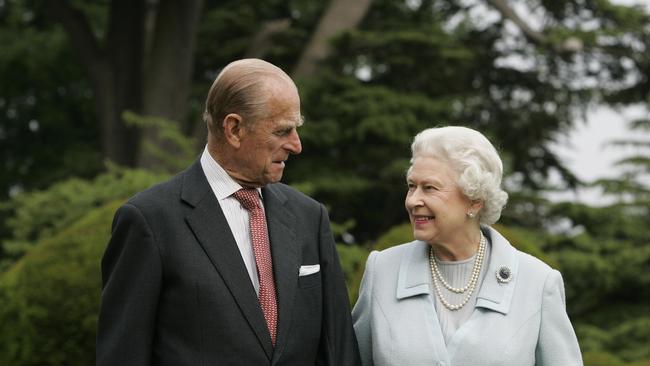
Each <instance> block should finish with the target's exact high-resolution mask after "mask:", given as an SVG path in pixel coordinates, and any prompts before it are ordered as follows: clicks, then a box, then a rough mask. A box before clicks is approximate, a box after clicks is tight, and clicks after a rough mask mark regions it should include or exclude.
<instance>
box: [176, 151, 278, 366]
mask: <svg viewBox="0 0 650 366" xmlns="http://www.w3.org/2000/svg"><path fill="white" fill-rule="evenodd" d="M181 198H182V199H183V200H184V201H185V202H187V203H188V204H189V205H191V206H192V207H193V208H194V209H193V210H192V212H191V213H190V214H189V215H187V217H186V218H185V219H186V221H187V224H188V225H189V227H190V228H191V230H192V232H193V233H194V235H195V236H196V238H197V240H198V242H199V244H200V245H201V247H202V248H203V250H204V251H205V253H206V255H207V256H208V258H209V259H210V261H211V262H212V264H213V265H214V267H215V268H216V270H217V271H218V272H219V274H220V275H221V278H222V279H223V281H224V283H225V284H226V286H227V287H228V289H229V290H230V293H231V294H232V296H233V298H234V299H235V301H236V302H237V305H238V306H239V308H240V310H241V312H242V313H243V315H244V317H245V318H246V320H247V321H248V323H249V324H250V326H251V328H252V329H253V331H254V332H255V334H256V336H257V338H258V340H259V341H260V344H261V345H262V347H263V348H264V351H265V353H266V355H267V357H268V358H269V359H271V356H272V354H273V346H272V344H271V338H270V336H269V332H268V329H267V326H266V321H265V320H264V315H263V314H262V310H261V308H260V305H259V301H258V299H257V295H256V294H255V289H254V288H253V286H252V284H251V281H250V277H249V275H248V272H247V271H246V266H245V265H244V261H243V259H242V258H241V253H240V252H239V248H238V247H237V243H236V242H235V239H234V237H233V235H232V232H231V231H230V226H229V225H228V222H227V221H226V217H225V216H224V214H223V211H222V210H221V206H220V205H219V201H218V200H217V198H216V197H215V195H214V193H213V192H212V189H211V188H210V185H209V184H208V181H207V179H206V177H205V174H204V173H203V169H202V168H201V164H200V162H198V161H197V162H195V163H194V164H193V165H192V166H191V167H190V168H189V169H188V170H187V172H186V173H185V177H184V180H183V187H182V191H181Z"/></svg>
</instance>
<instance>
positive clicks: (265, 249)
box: [234, 188, 278, 346]
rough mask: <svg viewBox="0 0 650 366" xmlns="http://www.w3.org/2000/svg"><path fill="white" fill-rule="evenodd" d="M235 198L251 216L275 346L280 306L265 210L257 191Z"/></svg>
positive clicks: (262, 291) (242, 192)
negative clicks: (274, 278)
mask: <svg viewBox="0 0 650 366" xmlns="http://www.w3.org/2000/svg"><path fill="white" fill-rule="evenodd" d="M234 196H235V198H236V199H237V200H238V201H239V203H241V205H242V207H244V208H245V209H246V210H247V211H248V214H249V217H250V227H251V243H252V244H253V253H254V254H255V263H256V264H257V275H258V277H259V280H260V292H259V295H258V298H259V301H260V305H261V307H262V312H263V313H264V318H265V319H266V325H267V327H268V328H269V333H271V341H272V342H273V345H274V346H275V335H276V331H277V325H278V305H277V300H276V296H275V282H274V281H273V261H272V260H271V245H270V244H269V235H268V231H267V229H266V218H265V216H264V210H263V209H262V207H261V206H260V204H259V194H258V192H257V189H254V188H242V189H240V190H239V191H237V192H235V193H234Z"/></svg>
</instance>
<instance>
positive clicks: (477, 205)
mask: <svg viewBox="0 0 650 366" xmlns="http://www.w3.org/2000/svg"><path fill="white" fill-rule="evenodd" d="M482 208H483V200H474V201H471V202H470V205H469V211H470V212H474V213H475V214H478V213H479V212H480V211H481V209H482Z"/></svg>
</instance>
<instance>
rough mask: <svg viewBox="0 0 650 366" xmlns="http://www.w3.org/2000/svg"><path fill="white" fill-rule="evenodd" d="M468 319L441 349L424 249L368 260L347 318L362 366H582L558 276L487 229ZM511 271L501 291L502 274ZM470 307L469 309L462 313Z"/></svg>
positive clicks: (401, 249) (400, 249) (405, 247)
mask: <svg viewBox="0 0 650 366" xmlns="http://www.w3.org/2000/svg"><path fill="white" fill-rule="evenodd" d="M484 234H486V236H488V238H489V239H490V240H491V243H492V252H491V255H490V259H489V263H487V265H488V269H487V272H486V274H485V279H484V280H483V283H482V284H481V287H480V289H479V290H478V291H479V292H478V297H477V301H476V305H475V307H474V312H473V313H472V315H471V316H470V318H469V319H468V320H467V321H466V322H465V323H464V324H463V325H462V326H461V327H460V328H459V329H458V330H457V331H456V333H455V334H454V336H453V337H452V339H451V340H450V341H449V344H448V345H445V341H444V337H443V335H442V330H441V328H440V324H439V322H438V317H437V315H436V311H435V308H434V305H433V301H434V298H433V296H434V292H433V290H432V287H433V286H432V280H431V270H430V268H429V262H428V250H429V245H428V244H426V243H425V242H422V241H413V242H411V243H407V244H402V245H399V246H396V247H393V248H390V249H386V250H384V251H381V252H376V251H375V252H372V253H371V254H370V257H369V258H368V262H367V264H366V270H365V273H364V277H363V281H362V284H361V289H360V294H359V300H358V301H357V304H356V305H355V307H354V310H353V311H352V317H353V319H354V329H355V331H356V334H357V339H358V341H359V349H360V351H361V359H362V364H363V365H364V366H369V365H376V366H389V365H390V366H419V365H422V366H424V365H426V366H434V365H436V366H443V365H444V366H488V365H494V366H497V365H498V366H529V365H530V366H532V365H537V366H573V365H582V358H581V355H580V349H579V347H578V341H577V339H576V335H575V332H574V331H573V328H572V326H571V323H570V321H569V318H568V316H567V314H566V310H565V304H564V284H563V282H562V276H561V275H560V273H559V272H558V271H556V270H554V269H552V268H550V267H549V266H547V265H546V264H544V263H543V262H542V261H540V260H538V259H537V258H535V257H532V256H530V255H528V254H525V253H522V252H520V251H518V250H516V249H515V248H513V247H512V246H511V245H510V243H509V242H508V241H507V240H506V239H505V238H504V237H503V236H501V234H499V233H498V232H497V231H496V230H494V229H492V228H484ZM504 265H505V266H508V267H509V268H510V269H511V270H512V274H513V276H512V278H511V280H510V282H508V283H499V282H498V281H497V278H496V271H497V269H498V268H499V267H501V266H504ZM466 306H470V304H468V305H466Z"/></svg>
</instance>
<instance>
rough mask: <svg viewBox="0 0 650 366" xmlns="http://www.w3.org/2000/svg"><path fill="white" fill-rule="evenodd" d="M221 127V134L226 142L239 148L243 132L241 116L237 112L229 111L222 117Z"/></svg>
mask: <svg viewBox="0 0 650 366" xmlns="http://www.w3.org/2000/svg"><path fill="white" fill-rule="evenodd" d="M222 127H223V135H224V136H225V138H226V141H227V142H228V144H230V145H232V146H233V147H234V148H239V145H241V139H242V136H243V135H244V133H245V131H244V130H245V129H244V120H243V118H242V117H241V116H240V115H239V114H237V113H230V114H228V115H227V116H225V117H224V118H223V123H222Z"/></svg>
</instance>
